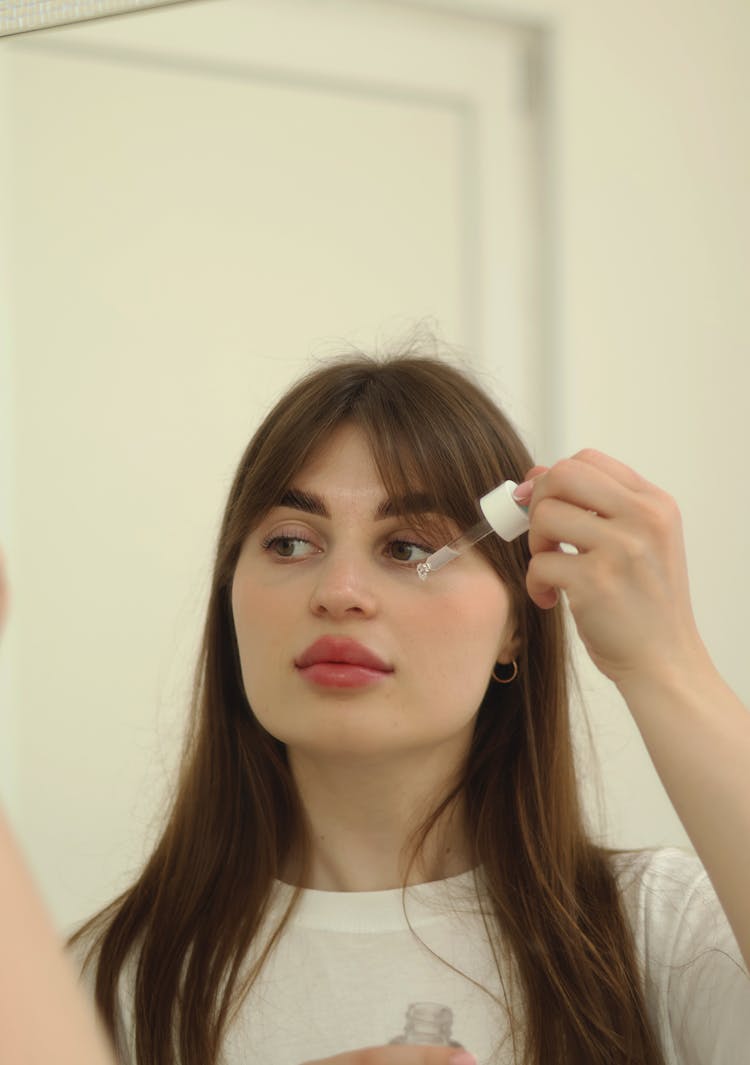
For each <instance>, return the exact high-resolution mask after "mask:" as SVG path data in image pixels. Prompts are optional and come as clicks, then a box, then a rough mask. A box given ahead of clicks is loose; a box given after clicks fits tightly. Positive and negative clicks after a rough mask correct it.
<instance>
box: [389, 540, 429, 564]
mask: <svg viewBox="0 0 750 1065" xmlns="http://www.w3.org/2000/svg"><path fill="white" fill-rule="evenodd" d="M388 547H389V549H390V555H391V558H392V559H394V561H396V562H414V563H416V562H422V561H424V559H426V558H427V557H428V555H431V554H432V552H433V550H434V548H432V547H427V546H426V545H425V544H415V543H414V542H413V541H411V540H391V541H390V543H389V544H388Z"/></svg>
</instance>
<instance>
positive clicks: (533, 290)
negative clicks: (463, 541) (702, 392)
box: [0, 0, 548, 925]
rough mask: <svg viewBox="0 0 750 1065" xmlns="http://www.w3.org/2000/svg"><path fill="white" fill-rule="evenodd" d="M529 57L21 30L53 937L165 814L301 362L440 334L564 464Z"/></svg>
mask: <svg viewBox="0 0 750 1065" xmlns="http://www.w3.org/2000/svg"><path fill="white" fill-rule="evenodd" d="M534 49H535V41H534V39H533V37H531V36H530V35H529V33H528V32H526V31H523V30H521V29H518V28H514V27H512V26H510V25H505V24H502V23H498V22H490V21H482V20H478V19H476V18H474V19H470V18H464V17H461V16H460V15H458V14H455V15H452V14H447V13H439V12H434V11H430V10H428V9H426V8H425V9H420V8H418V7H417V8H415V7H411V6H409V5H404V4H397V3H364V2H363V3H352V2H351V0H343V2H341V0H324V2H317V3H313V2H301V0H298V2H292V0H267V2H262V3H252V4H251V3H247V2H238V0H211V2H209V3H191V4H185V5H178V6H176V7H170V8H165V9H163V10H159V11H155V12H145V13H141V14H138V15H133V16H128V17H125V18H118V19H111V20H103V21H101V22H91V23H86V24H82V25H79V26H76V27H67V28H64V29H60V30H56V31H50V32H46V33H44V34H39V35H30V36H28V37H19V38H15V39H8V40H6V41H5V42H3V51H2V60H3V63H4V76H5V79H6V85H7V86H8V88H9V90H10V91H9V93H8V94H7V95H6V103H5V111H4V123H5V125H4V129H3V133H4V143H5V146H6V147H7V148H9V149H10V151H9V154H8V157H7V159H6V164H5V171H4V175H5V181H6V183H7V188H6V192H7V196H6V197H5V198H4V199H5V202H6V205H8V204H10V205H11V207H10V209H8V210H7V215H6V223H7V226H8V235H7V239H6V240H5V242H4V252H3V254H4V256H5V259H4V269H5V270H6V271H7V273H8V277H9V279H10V288H11V296H12V299H11V302H10V314H9V318H8V319H7V321H8V322H9V325H8V326H7V328H6V340H7V343H6V345H5V347H4V353H3V354H2V356H0V358H2V359H3V360H4V363H3V365H4V369H5V372H6V374H7V377H6V380H8V381H9V382H10V385H11V389H10V392H9V393H6V396H5V398H4V400H3V404H4V407H3V409H4V411H5V414H6V418H5V422H4V427H3V429H2V430H0V432H2V434H3V436H2V439H0V444H4V445H5V455H6V459H5V460H4V462H5V465H4V472H5V484H4V488H3V502H4V505H5V507H6V509H7V512H8V514H9V516H10V517H9V520H6V523H5V530H3V536H4V538H5V540H6V545H7V549H8V555H9V568H10V573H11V580H12V586H13V593H14V597H13V614H12V620H11V626H10V630H9V633H8V646H7V648H6V650H5V653H6V655H7V657H8V664H9V667H10V668H9V670H8V671H7V676H8V677H9V678H10V679H9V680H8V679H6V681H5V689H4V695H5V699H6V701H7V702H9V704H10V709H9V712H6V713H5V716H4V721H5V723H4V725H2V726H0V727H2V728H3V729H4V735H3V738H4V740H5V743H4V746H5V750H6V754H5V756H4V757H5V770H4V772H5V776H4V779H5V780H6V788H7V787H8V786H9V785H8V784H7V781H8V780H10V781H11V784H12V791H11V794H10V795H9V796H8V801H9V802H10V803H11V805H12V807H13V810H14V821H15V823H16V824H17V825H18V827H19V829H20V831H21V834H22V836H23V840H24V843H25V846H26V848H27V852H28V854H29V857H30V860H31V862H32V865H33V866H34V868H35V870H36V872H37V875H38V877H39V880H40V882H41V884H42V887H43V890H44V891H45V894H46V897H47V899H48V901H49V904H50V906H51V907H52V910H53V912H54V914H55V915H56V918H57V920H58V921H59V922H60V924H61V925H66V924H67V923H69V922H71V921H73V920H77V919H78V918H80V917H83V916H84V915H86V914H87V913H89V912H90V911H91V910H92V909H93V908H94V907H95V906H98V905H100V904H101V903H103V902H104V901H106V900H108V899H109V898H110V897H111V896H112V894H113V893H114V892H115V891H116V890H119V889H120V888H121V887H122V886H123V885H124V883H125V882H126V880H127V878H128V877H129V875H130V873H131V871H132V869H133V867H134V866H135V865H136V864H137V863H138V861H139V858H140V856H141V854H142V853H143V851H144V846H145V844H144V837H145V836H146V835H148V831H149V830H150V829H151V828H155V827H156V826H155V824H154V817H155V811H157V810H158V809H159V804H160V803H161V802H162V801H163V795H164V788H165V784H164V772H165V770H167V771H169V770H171V768H172V767H173V766H174V763H175V759H176V756H177V751H178V748H179V742H180V738H181V728H182V721H183V718H184V714H185V710H186V704H187V697H188V692H189V683H190V678H191V666H192V661H193V657H194V654H195V650H196V647H197V642H198V638H199V632H200V627H201V622H202V612H203V607H204V601H205V593H206V590H207V586H208V578H209V571H210V564H211V555H212V550H213V544H214V539H215V535H216V532H217V526H218V521H219V517H220V512H221V508H222V506H223V502H224V498H225V495H226V492H227V490H228V487H229V483H230V479H231V476H232V473H233V469H234V466H235V464H236V462H237V460H238V458H239V455H240V453H241V452H242V450H243V448H244V446H245V444H246V442H247V440H248V439H249V437H250V435H251V434H252V432H253V429H254V428H255V426H256V425H257V423H258V421H259V419H260V417H261V416H262V414H263V413H265V411H266V410H267V409H268V407H269V405H270V404H271V403H272V402H273V401H274V399H275V398H276V397H277V396H278V395H279V394H280V392H281V391H282V390H283V389H284V388H285V387H286V385H287V384H288V383H289V382H290V380H292V379H293V378H294V377H296V376H298V375H299V373H300V372H301V371H302V370H303V369H305V368H306V367H307V366H309V365H310V361H311V359H314V358H316V357H318V356H321V355H326V354H328V353H331V352H335V351H338V350H341V349H342V348H345V347H347V346H350V345H351V344H355V345H359V346H363V347H366V348H370V349H372V348H374V347H378V346H379V347H381V348H383V347H385V346H387V343H388V342H389V341H391V340H394V339H399V338H403V336H404V335H406V334H408V333H409V331H410V329H411V328H412V327H413V326H414V324H415V323H419V322H423V321H426V322H427V323H428V325H431V326H432V327H434V328H435V329H436V330H437V331H438V332H439V333H440V334H441V335H442V337H443V338H445V339H446V340H447V341H449V342H451V343H453V344H456V345H459V346H460V347H462V348H463V349H464V351H465V358H466V361H467V362H470V363H473V364H474V365H475V366H476V368H477V369H478V370H479V371H480V372H481V373H487V374H488V375H491V380H490V382H489V383H492V382H497V384H498V386H499V398H501V399H502V400H503V401H504V402H505V404H506V407H507V408H508V410H509V412H510V414H511V415H512V416H513V417H515V418H516V420H517V421H518V422H519V423H520V424H521V426H522V428H523V429H524V430H525V432H526V435H527V438H528V439H529V440H530V442H531V443H532V444H533V446H534V450H535V451H536V452H537V453H541V452H543V451H544V450H545V448H546V447H547V444H548V442H547V440H546V439H545V436H544V431H543V430H544V426H545V424H546V418H545V411H544V409H543V402H542V397H543V395H544V390H543V388H542V387H541V382H542V380H543V376H544V375H543V372H542V370H543V368H542V366H541V344H540V338H539V335H537V332H536V330H537V329H539V328H540V323H541V314H540V302H541V301H540V298H539V282H538V264H537V255H538V220H537V217H536V216H537V211H538V190H539V174H538V170H537V167H538V161H537V157H536V146H537V138H538V133H539V130H538V119H539V116H538V114H537V112H536V110H535V108H534V106H533V97H532V95H531V94H530V87H531V81H530V78H529V69H530V64H532V61H533V58H534V54H535V52H534ZM8 395H10V397H11V399H10V401H8ZM9 455H12V462H11V460H9V459H8V458H7V456H9ZM8 752H10V753H8Z"/></svg>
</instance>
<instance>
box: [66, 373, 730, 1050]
mask: <svg viewBox="0 0 750 1065" xmlns="http://www.w3.org/2000/svg"><path fill="white" fill-rule="evenodd" d="M508 478H510V479H513V480H516V481H520V482H524V483H523V484H522V487H521V489H520V491H519V495H518V498H519V500H520V501H521V502H527V503H528V504H529V514H530V522H531V527H530V532H529V536H528V538H526V537H523V538H522V539H521V540H519V541H516V542H514V543H512V544H506V543H504V542H502V541H500V540H499V538H497V537H494V536H491V537H488V538H487V539H485V540H484V541H482V542H481V543H480V544H478V545H477V546H476V548H475V549H473V550H472V551H471V552H469V553H468V554H467V555H466V556H463V557H462V558H461V559H460V560H457V561H456V562H454V563H451V564H450V565H449V566H447V567H446V568H445V569H444V570H442V571H441V572H440V573H436V574H434V575H433V576H431V577H430V578H429V579H428V580H427V581H426V582H425V583H424V584H423V583H421V582H420V581H419V580H418V578H417V577H416V574H415V566H416V564H417V563H418V562H419V561H420V560H422V559H423V558H425V557H426V555H427V554H429V553H430V552H431V551H432V550H434V549H436V548H437V547H439V546H441V545H442V544H443V543H445V542H446V541H447V540H449V539H452V538H453V536H455V535H456V534H457V533H458V532H460V531H461V530H462V529H464V528H466V527H467V526H469V525H471V524H473V523H474V522H475V520H476V516H477V514H476V501H477V499H478V498H479V497H480V496H481V495H483V494H484V493H485V492H487V491H488V490H489V489H491V488H492V487H494V486H495V485H496V484H499V483H500V482H501V481H503V480H505V479H508ZM560 543H571V544H573V545H575V546H576V547H577V548H578V551H579V553H578V554H577V555H572V554H568V553H562V552H561V551H560V550H559V544H560ZM560 589H562V590H564V591H565V593H566V595H567V598H568V602H569V605H570V608H571V611H572V614H573V618H574V619H575V622H576V625H577V627H578V631H579V633H580V635H581V637H582V639H583V641H584V643H585V645H586V647H587V649H588V651H589V653H590V654H591V656H592V658H593V660H594V662H595V663H596V665H597V666H598V667H599V669H601V670H602V671H603V672H604V673H605V674H606V675H607V676H608V677H610V678H611V679H612V680H613V682H614V683H615V684H616V685H617V687H618V688H619V690H620V692H621V693H622V695H623V696H624V698H625V701H626V702H627V705H628V707H629V709H630V711H631V713H632V714H633V716H634V718H635V720H636V722H637V724H638V726H639V728H640V730H641V733H642V735H643V737H644V741H645V742H646V744H647V747H648V749H649V752H650V754H651V757H652V758H653V761H654V763H655V765H656V768H657V770H658V771H659V773H660V775H661V778H662V780H663V782H664V784H665V787H666V788H667V790H668V792H669V794H670V797H671V799H672V801H673V803H674V805H675V807H676V809H677V811H678V813H679V815H680V817H681V819H682V821H683V823H684V824H685V827H686V829H687V831H688V833H689V835H690V838H691V840H692V841H693V844H694V846H695V849H696V851H697V854H698V856H699V858H700V859H701V860H702V863H703V865H704V866H705V868H706V870H707V871H708V874H709V875H710V877H711V880H712V881H713V885H714V886H715V889H716V892H717V894H718V898H719V899H720V900H721V906H719V904H718V902H717V901H716V897H715V896H714V894H713V891H712V888H711V884H710V883H709V881H708V879H707V878H706V876H705V874H704V873H703V870H702V869H701V866H700V864H699V863H698V862H696V861H695V860H694V859H692V858H690V857H688V856H684V855H682V854H680V853H679V852H676V851H665V852H656V853H644V854H634V855H626V854H617V853H613V852H609V851H607V850H605V849H603V848H601V847H599V846H597V845H595V844H594V843H593V842H592V841H591V840H590V839H589V838H588V836H587V833H586V829H585V826H584V823H583V818H582V813H581V808H580V803H579V797H578V791H577V785H576V779H575V774H574V768H573V757H572V750H571V741H570V734H569V733H570V724H569V717H568V690H567V678H566V666H565V663H566V649H565V637H564V624H563V617H562V614H561V607H560V605H559V602H558V599H559V590H560ZM748 767H750V719H749V718H748V715H747V714H746V712H745V710H744V708H743V707H742V706H741V705H740V703H739V702H738V700H737V699H736V697H735V696H734V695H733V693H732V692H731V691H730V690H729V689H728V688H727V686H726V685H725V684H724V683H723V681H722V680H721V678H720V677H719V676H718V675H717V673H716V671H715V668H714V667H713V665H712V663H711V660H710V658H709V656H708V654H707V652H706V650H705V648H704V646H703V644H702V642H701V640H700V637H699V635H698V633H697V631H696V628H695V624H694V621H693V616H692V612H691V608H690V602H689V596H688V588H687V579H686V575H685V562H684V553H683V547H682V537H681V531H680V521H679V515H678V513H677V510H676V508H675V506H674V504H673V502H672V501H671V500H670V499H669V497H668V496H666V495H665V494H664V493H663V492H661V491H660V490H659V489H657V488H655V487H653V486H652V485H650V484H648V482H646V481H645V480H643V478H641V477H640V476H638V475H637V474H636V473H634V472H633V471H632V470H630V469H629V468H627V467H625V466H623V465H621V464H620V463H618V462H616V461H614V460H613V459H610V458H608V457H607V456H604V455H601V454H599V453H597V452H582V453H579V454H578V455H576V456H575V457H573V458H572V459H568V460H565V461H562V462H560V463H558V464H557V465H555V466H553V467H552V468H551V469H549V470H546V469H543V468H541V467H533V466H532V460H531V458H530V456H529V455H528V453H527V452H526V450H525V449H524V447H523V445H522V444H521V442H520V441H519V439H518V437H517V435H516V433H515V432H514V430H513V428H512V427H511V425H510V424H509V423H508V421H507V419H506V418H505V417H504V416H503V415H502V414H501V413H500V412H499V411H498V410H497V409H496V407H495V406H494V404H493V403H492V402H491V401H490V399H489V398H488V397H487V396H486V395H485V394H484V393H483V392H482V391H481V390H480V389H479V388H478V387H477V386H475V385H474V384H473V383H472V382H471V381H470V380H469V379H468V378H467V377H466V376H464V375H463V374H461V373H459V372H458V371H456V370H454V369H452V368H451V367H450V366H448V365H447V364H445V363H443V362H440V361H437V360H433V359H429V358H418V357H402V358H395V359H392V360H388V361H385V362H383V363H377V362H375V361H373V360H370V359H368V358H366V357H365V356H359V355H358V356H353V357H351V358H348V359H344V360H341V361H337V362H335V363H333V364H331V365H328V366H325V367H324V368H322V369H319V370H317V371H315V372H314V373H313V374H311V375H310V376H308V377H307V378H305V379H304V380H303V381H301V382H300V383H299V384H297V385H296V386H295V387H294V388H292V389H291V390H290V392H289V393H287V395H286V396H284V397H283V398H282V399H281V400H280V402H279V403H278V404H277V406H276V407H275V409H274V410H273V411H272V412H271V413H270V414H269V416H268V417H267V418H266V420H265V421H264V423H263V425H262V426H261V428H260V429H259V430H258V432H257V434H256V436H255V437H254V439H253V440H252V441H251V443H250V445H249V446H248V448H247V451H246V452H245V455H244V456H243V458H242V460H241V462H240V466H239V469H238V471H237V474H236V477H235V481H234V484H233V486H232V489H231V492H230V496H229V500H228V503H227V507H226V512H225V515H224V519H223V522H222V527H221V532H220V536H219V543H218V548H217V555H216V563H215V569H214V577H213V584H212V590H211V595H210V601H209V607H208V616H207V620H206V626H205V633H204V642H203V648H202V653H201V658H200V663H199V669H198V672H197V674H196V686H195V695H194V723H193V728H192V730H191V733H190V736H189V739H188V743H187V747H186V751H185V756H184V762H183V767H182V772H181V778H180V782H179V786H178V790H177V795H176V798H175V802H174V805H173V808H172V810H171V812H170V814H169V818H168V821H167V824H166V827H165V829H164V832H163V835H162V837H161V840H160V842H159V843H158V845H157V847H156V849H155V851H154V854H153V855H152V857H151V859H150V860H149V862H148V863H147V865H146V868H145V870H144V872H143V873H142V875H141V876H140V877H139V879H138V880H137V882H136V883H135V884H134V886H133V887H132V888H131V889H130V890H129V891H127V892H126V893H125V894H124V895H122V896H121V897H120V898H119V899H117V900H116V901H115V902H114V903H113V904H112V905H111V906H110V907H109V908H108V909H107V910H106V911H104V912H103V913H102V914H100V915H99V916H98V917H97V918H95V919H93V920H92V921H91V922H89V923H88V924H87V925H86V926H85V927H84V928H83V929H82V930H81V931H80V932H79V933H78V934H77V936H76V937H75V943H74V945H75V946H76V949H78V950H82V949H83V948H84V947H85V948H86V956H87V959H88V961H89V963H90V964H89V965H88V967H87V970H86V971H87V972H88V978H89V979H90V980H91V982H92V984H93V985H94V986H95V996H96V1001H97V1004H98V1007H99V1010H100V1013H101V1015H102V1017H103V1020H104V1023H105V1025H106V1026H107V1028H108V1030H109V1031H110V1033H111V1034H112V1035H113V1037H114V1039H115V1041H116V1043H117V1046H118V1051H119V1054H120V1057H121V1060H122V1061H127V1062H133V1063H137V1065H173V1063H175V1065H176V1063H178V1062H179V1063H181V1065H187V1063H190V1065H213V1063H218V1062H219V1061H221V1062H223V1063H226V1065H234V1062H244V1061H250V1060H252V1061H255V1060H258V1061H259V1060H264V1061H265V1062H268V1063H269V1065H297V1063H298V1062H301V1061H303V1060H305V1061H309V1059H310V1058H318V1059H323V1058H326V1060H328V1058H331V1057H333V1056H334V1055H337V1054H338V1055H341V1056H340V1058H339V1059H338V1060H340V1061H341V1062H342V1063H344V1062H347V1063H352V1065H353V1063H355V1062H357V1063H360V1062H361V1063H365V1062H367V1065H390V1062H394V1063H403V1065H407V1063H409V1065H410V1063H412V1062H415V1063H416V1062H418V1061H422V1060H425V1061H426V1060H427V1058H422V1057H416V1056H411V1055H412V1052H413V1053H414V1054H416V1053H417V1051H418V1047H417V1046H412V1047H409V1046H407V1045H404V1044H408V1043H412V1044H428V1043H429V1044H443V1045H444V1046H445V1047H446V1048H448V1047H450V1046H454V1047H455V1048H456V1050H458V1049H460V1047H466V1048H467V1049H468V1050H470V1051H472V1052H473V1053H474V1054H475V1055H476V1056H477V1058H478V1060H479V1061H480V1062H482V1063H484V1062H486V1063H492V1065H500V1063H504V1062H514V1063H519V1065H521V1063H523V1065H542V1063H544V1065H563V1063H567V1065H570V1063H575V1065H593V1063H604V1062H607V1063H623V1065H625V1063H639V1065H657V1063H658V1065H665V1063H677V1062H682V1061H686V1062H687V1061H689V1062H691V1063H693V1062H694V1063H705V1065H708V1063H709V1062H711V1063H712V1065H715V1063H716V1062H720V1061H721V1062H727V1063H728V1062H729V1061H732V1062H737V1061H739V1060H740V1058H741V1054H742V1053H744V1051H745V1048H746V1046H747V1045H748V1039H749V1037H750V1028H748V1020H747V1018H748V1017H749V1016H750V1009H748V1007H749V1006H750V983H749V982H748V978H747V974H746V971H744V967H743V956H744V963H745V965H747V962H748V959H750V906H749V905H748V902H747V900H748V899H749V898H750V858H749V857H748V855H750V848H748V847H747V845H746V844H747V840H748V837H749V836H750V785H749V784H748V781H750V773H748ZM402 903H403V907H404V908H403V912H402ZM722 907H723V911H724V912H722ZM725 914H726V917H725ZM727 919H728V921H727ZM361 1047H370V1048H373V1047H376V1048H379V1049H371V1050H370V1051H369V1052H368V1054H367V1055H365V1056H358V1054H357V1050H358V1048H361ZM420 1053H422V1052H420ZM441 1053H442V1052H441ZM446 1053H447V1054H448V1053H450V1051H449V1050H447V1049H446ZM444 1060H446V1061H447V1058H446V1059H444ZM436 1065H437V1063H436ZM441 1065H442V1063H441Z"/></svg>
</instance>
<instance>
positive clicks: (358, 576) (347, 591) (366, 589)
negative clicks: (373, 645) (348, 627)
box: [310, 550, 377, 618]
mask: <svg viewBox="0 0 750 1065" xmlns="http://www.w3.org/2000/svg"><path fill="white" fill-rule="evenodd" d="M315 576H316V579H315V585H314V587H313V590H312V595H311V598H310V608H311V610H312V612H313V614H315V615H317V616H319V617H331V618H339V617H341V618H343V617H352V616H355V617H356V616H362V617H370V616H372V615H373V614H374V613H375V611H376V609H377V598H376V594H375V588H374V583H375V582H374V574H373V573H372V563H371V562H369V563H368V561H367V560H365V559H364V558H362V556H361V555H358V554H357V553H356V552H354V551H350V552H344V551H343V550H342V551H340V552H331V554H330V555H329V556H328V557H327V558H325V559H323V560H321V562H320V564H319V565H318V567H317V572H316V575H315Z"/></svg>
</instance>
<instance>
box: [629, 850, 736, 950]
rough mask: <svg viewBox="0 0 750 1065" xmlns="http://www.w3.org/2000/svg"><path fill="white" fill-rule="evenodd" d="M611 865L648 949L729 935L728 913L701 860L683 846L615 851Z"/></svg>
mask: <svg viewBox="0 0 750 1065" xmlns="http://www.w3.org/2000/svg"><path fill="white" fill-rule="evenodd" d="M610 862H611V868H612V871H613V874H614V877H615V881H616V883H617V886H618V890H619V892H620V898H621V900H622V904H623V907H624V910H625V913H626V915H627V916H628V918H629V920H630V924H631V926H632V928H633V933H634V935H635V939H636V945H637V946H639V947H640V948H641V949H642V951H643V953H644V955H647V954H648V953H651V954H653V953H654V950H655V948H657V947H658V948H661V949H660V951H659V953H660V954H662V955H663V954H672V953H673V952H674V950H675V948H676V946H677V945H678V943H679V941H680V940H687V939H696V938H708V939H711V937H712V936H713V935H715V934H717V933H718V932H720V933H721V936H722V938H725V937H726V931H727V927H726V918H725V917H724V913H723V911H722V909H721V906H720V904H719V901H718V899H717V897H716V893H715V891H714V889H713V885H712V884H711V881H710V879H709V876H708V874H707V872H706V870H705V869H704V867H703V865H702V863H701V862H700V860H699V859H698V858H697V857H696V855H695V854H693V853H691V852H690V851H687V850H683V849H681V848H679V847H656V848H648V849H644V850H637V851H617V852H611V854H610Z"/></svg>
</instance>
